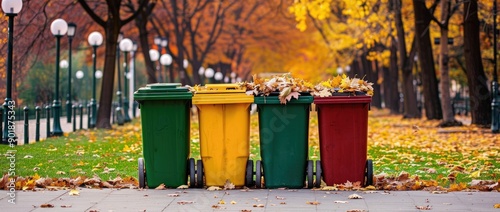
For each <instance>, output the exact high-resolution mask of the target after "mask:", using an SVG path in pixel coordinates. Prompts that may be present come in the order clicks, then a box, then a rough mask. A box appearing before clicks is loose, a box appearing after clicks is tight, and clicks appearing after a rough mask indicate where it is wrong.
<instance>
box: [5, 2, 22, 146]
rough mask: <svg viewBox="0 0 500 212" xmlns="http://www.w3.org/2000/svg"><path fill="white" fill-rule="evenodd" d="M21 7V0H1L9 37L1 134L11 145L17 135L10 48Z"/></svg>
mask: <svg viewBox="0 0 500 212" xmlns="http://www.w3.org/2000/svg"><path fill="white" fill-rule="evenodd" d="M22 8H23V1H22V0H3V1H2V10H3V12H4V13H5V15H6V16H8V17H9V36H8V37H9V38H8V47H7V66H6V67H7V84H6V86H7V93H6V97H5V102H4V103H3V107H4V110H3V111H4V113H5V115H3V123H4V126H5V127H4V128H3V136H2V143H3V144H9V145H11V146H13V145H17V141H16V139H17V137H16V133H15V130H14V128H15V127H14V122H12V121H13V120H11V119H10V118H11V117H12V118H13V117H14V113H15V112H14V107H15V103H14V101H12V50H13V44H14V17H15V16H16V15H17V14H18V13H19V12H20V11H21V9H22Z"/></svg>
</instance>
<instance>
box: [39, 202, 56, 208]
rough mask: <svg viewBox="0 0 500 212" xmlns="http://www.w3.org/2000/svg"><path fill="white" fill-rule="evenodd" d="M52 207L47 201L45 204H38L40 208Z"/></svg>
mask: <svg viewBox="0 0 500 212" xmlns="http://www.w3.org/2000/svg"><path fill="white" fill-rule="evenodd" d="M53 207H54V205H52V204H49V203H45V204H41V205H40V208H53Z"/></svg>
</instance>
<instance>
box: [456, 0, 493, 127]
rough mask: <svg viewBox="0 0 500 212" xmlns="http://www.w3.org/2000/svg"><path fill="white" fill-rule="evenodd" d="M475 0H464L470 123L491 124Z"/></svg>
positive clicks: (489, 99)
mask: <svg viewBox="0 0 500 212" xmlns="http://www.w3.org/2000/svg"><path fill="white" fill-rule="evenodd" d="M477 13H478V11H477V0H470V1H465V2H464V16H463V17H464V30H463V31H464V55H465V65H466V67H467V81H468V84H469V94H470V105H471V116H472V124H478V125H484V126H487V125H489V124H491V96H490V91H489V90H488V86H487V80H488V79H487V78H486V74H485V73H484V69H483V64H482V59H481V50H480V46H481V45H480V42H479V19H478V15H477Z"/></svg>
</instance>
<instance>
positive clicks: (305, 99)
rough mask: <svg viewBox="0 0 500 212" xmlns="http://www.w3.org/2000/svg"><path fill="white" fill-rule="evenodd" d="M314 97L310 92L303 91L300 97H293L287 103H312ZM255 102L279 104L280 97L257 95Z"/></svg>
mask: <svg viewBox="0 0 500 212" xmlns="http://www.w3.org/2000/svg"><path fill="white" fill-rule="evenodd" d="M313 100H314V98H313V96H311V95H310V94H309V93H301V95H300V96H299V99H295V98H292V99H290V101H287V103H286V104H311V103H312V102H313ZM255 104H267V105H279V104H281V102H280V99H279V97H278V96H277V95H273V94H271V95H269V96H257V97H255Z"/></svg>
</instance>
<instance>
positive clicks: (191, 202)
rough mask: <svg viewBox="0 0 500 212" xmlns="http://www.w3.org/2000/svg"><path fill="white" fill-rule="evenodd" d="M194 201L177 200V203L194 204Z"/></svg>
mask: <svg viewBox="0 0 500 212" xmlns="http://www.w3.org/2000/svg"><path fill="white" fill-rule="evenodd" d="M193 203H194V201H177V204H179V205H186V204H193Z"/></svg>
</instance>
